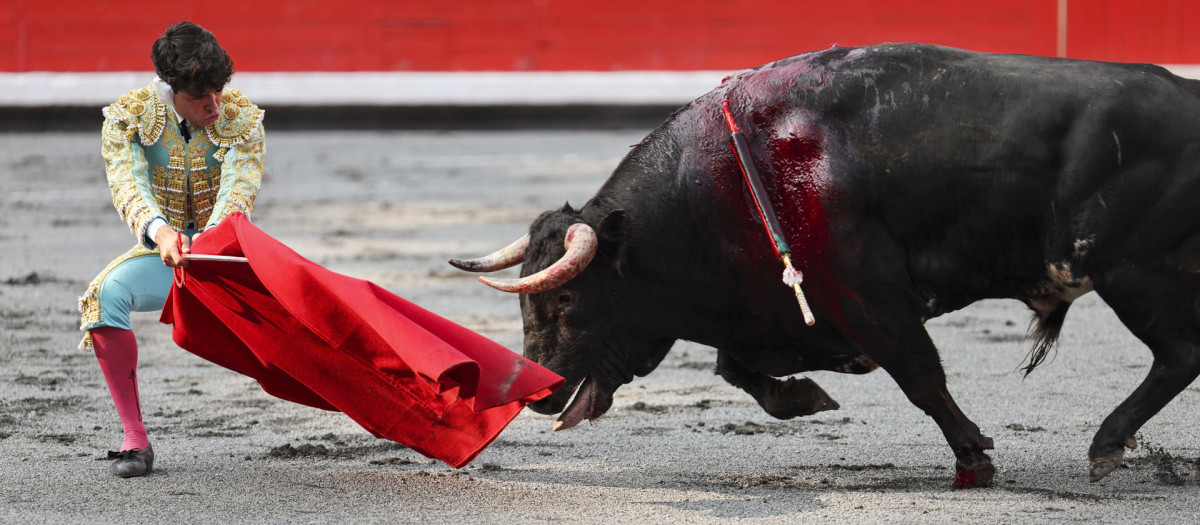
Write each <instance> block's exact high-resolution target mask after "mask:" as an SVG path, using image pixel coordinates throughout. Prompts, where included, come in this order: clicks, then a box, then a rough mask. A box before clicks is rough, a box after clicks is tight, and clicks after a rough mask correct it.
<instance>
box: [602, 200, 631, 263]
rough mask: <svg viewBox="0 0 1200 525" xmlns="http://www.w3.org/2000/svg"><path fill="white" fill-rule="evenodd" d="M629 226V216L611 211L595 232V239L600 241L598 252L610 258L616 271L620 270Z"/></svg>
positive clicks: (617, 211)
mask: <svg viewBox="0 0 1200 525" xmlns="http://www.w3.org/2000/svg"><path fill="white" fill-rule="evenodd" d="M629 224H630V220H629V214H628V213H625V210H612V211H610V212H608V215H605V216H604V219H603V220H601V221H600V230H599V231H597V232H596V237H598V238H599V240H600V251H601V252H603V253H605V254H607V255H608V256H610V257H612V260H613V264H615V265H616V266H617V271H620V269H621V266H620V265H621V258H622V256H623V255H624V252H625V240H626V238H627V237H628V234H629Z"/></svg>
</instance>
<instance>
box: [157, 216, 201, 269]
mask: <svg viewBox="0 0 1200 525" xmlns="http://www.w3.org/2000/svg"><path fill="white" fill-rule="evenodd" d="M154 242H156V243H158V253H159V255H160V256H161V257H162V262H163V264H165V265H167V266H169V267H171V268H183V267H185V266H187V265H188V261H187V259H186V258H185V257H186V256H187V254H188V253H191V251H192V240H191V239H189V238H188V236H186V235H183V234H181V233H179V231H177V230H176V229H175V228H171V227H166V226H164V227H162V228H159V229H158V233H155V234H154Z"/></svg>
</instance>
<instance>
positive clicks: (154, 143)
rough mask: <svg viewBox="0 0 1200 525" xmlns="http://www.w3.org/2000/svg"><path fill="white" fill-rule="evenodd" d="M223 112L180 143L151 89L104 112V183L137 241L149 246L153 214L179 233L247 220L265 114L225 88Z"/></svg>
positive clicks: (259, 169)
mask: <svg viewBox="0 0 1200 525" xmlns="http://www.w3.org/2000/svg"><path fill="white" fill-rule="evenodd" d="M220 113H221V116H220V117H219V118H218V119H217V121H216V122H214V123H213V124H212V125H210V126H208V127H207V128H203V129H197V130H195V131H194V132H193V133H192V140H191V141H187V142H185V141H184V140H183V136H182V135H181V134H180V132H179V122H178V120H177V118H176V116H175V112H174V111H171V110H170V108H169V106H168V105H166V104H164V103H163V101H161V100H159V98H158V93H157V90H156V89H155V88H154V85H153V84H151V85H150V86H147V87H144V88H142V89H135V90H133V91H130V92H129V93H127V94H125V95H124V96H122V97H121V98H120V99H118V100H117V102H116V103H114V104H112V105H110V106H108V107H106V108H104V117H105V120H104V131H103V141H104V142H103V146H102V148H101V154H102V155H103V156H104V161H105V164H106V167H107V173H108V186H109V188H110V189H111V190H112V196H113V205H114V206H116V208H117V212H118V213H120V214H121V218H122V219H123V220H125V222H126V224H128V225H129V229H130V231H131V232H132V233H133V235H134V237H136V238H137V241H138V243H139V244H142V245H145V246H146V247H148V248H149V247H153V244H152V241H148V240H147V239H146V226H147V225H149V224H150V221H151V220H153V219H154V218H155V217H163V218H164V219H166V220H167V223H168V224H170V225H171V226H172V227H174V228H175V229H178V230H183V229H187V228H189V227H193V228H195V229H204V228H205V227H208V226H211V225H213V224H216V223H218V222H220V221H221V219H224V218H225V216H226V215H228V214H229V213H231V212H233V211H234V210H239V211H241V212H242V213H244V214H246V215H247V216H249V215H250V212H251V211H252V210H253V208H254V197H255V195H257V194H258V188H259V186H260V185H261V184H262V173H263V153H264V149H265V148H264V134H263V127H262V119H263V110H261V109H259V108H258V106H255V105H253V104H251V103H250V101H249V100H247V99H246V97H243V96H242V93H241V92H240V91H238V90H236V89H226V90H225V91H224V92H223V93H222V95H221V109H220ZM135 139H136V140H135ZM148 242H149V243H150V244H148Z"/></svg>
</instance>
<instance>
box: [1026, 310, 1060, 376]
mask: <svg viewBox="0 0 1200 525" xmlns="http://www.w3.org/2000/svg"><path fill="white" fill-rule="evenodd" d="M1070 308H1071V303H1070V302H1069V301H1059V302H1058V304H1057V305H1055V306H1054V309H1052V310H1050V311H1049V312H1047V313H1045V314H1043V313H1041V312H1036V311H1035V312H1034V315H1033V319H1031V320H1030V334H1029V335H1030V336H1032V337H1033V339H1034V344H1033V348H1032V349H1030V350H1029V356H1028V364H1026V365H1025V366H1024V367H1022V369H1023V370H1025V377H1029V373H1030V372H1033V369H1035V368H1037V367H1038V365H1040V364H1042V363H1043V362H1044V361H1045V360H1046V356H1047V355H1049V354H1050V351H1051V350H1053V349H1054V348H1055V347H1056V345H1057V343H1058V334H1059V333H1060V332H1062V326H1063V321H1065V320H1066V318H1067V310H1069V309H1070Z"/></svg>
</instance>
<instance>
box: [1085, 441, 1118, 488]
mask: <svg viewBox="0 0 1200 525" xmlns="http://www.w3.org/2000/svg"><path fill="white" fill-rule="evenodd" d="M1124 461H1125V449H1123V448H1118V449H1116V450H1113V451H1111V452H1107V453H1104V454H1101V455H1099V456H1096V457H1094V458H1092V467H1091V472H1090V473H1089V474H1088V479H1089V480H1090V481H1091V482H1092V483H1095V482H1097V481H1100V480H1102V479H1104V476H1107V475H1109V473H1111V472H1112V471H1114V470H1116V469H1117V467H1119V466H1121V463H1123V462H1124Z"/></svg>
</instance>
